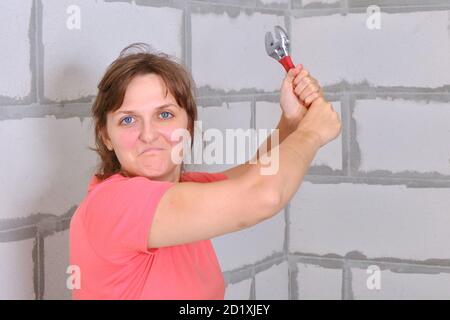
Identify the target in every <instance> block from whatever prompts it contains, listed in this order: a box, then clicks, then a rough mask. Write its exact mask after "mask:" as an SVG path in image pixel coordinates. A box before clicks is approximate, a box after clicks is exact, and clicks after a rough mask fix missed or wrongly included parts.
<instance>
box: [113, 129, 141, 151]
mask: <svg viewBox="0 0 450 320" xmlns="http://www.w3.org/2000/svg"><path fill="white" fill-rule="evenodd" d="M138 136H139V133H138V132H135V131H133V130H125V131H124V132H122V133H121V134H120V135H119V136H118V137H117V141H118V142H119V144H120V147H121V148H122V149H123V150H132V149H134V147H135V145H136V142H137V140H138Z"/></svg>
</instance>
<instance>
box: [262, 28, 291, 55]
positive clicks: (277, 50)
mask: <svg viewBox="0 0 450 320" xmlns="http://www.w3.org/2000/svg"><path fill="white" fill-rule="evenodd" d="M274 30H275V38H276V39H274V37H273V35H272V33H271V32H270V31H268V32H266V37H265V45H266V52H267V54H268V55H269V56H270V57H272V58H274V59H275V60H277V61H280V60H281V59H283V58H284V57H286V56H289V53H290V42H289V38H288V36H287V33H286V31H284V29H283V28H281V27H280V26H275V27H274Z"/></svg>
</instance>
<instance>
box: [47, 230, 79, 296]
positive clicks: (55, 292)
mask: <svg viewBox="0 0 450 320" xmlns="http://www.w3.org/2000/svg"><path fill="white" fill-rule="evenodd" d="M44 257H45V260H44V262H45V289H44V300H50V299H51V300H71V299H72V291H71V290H70V289H69V288H67V278H68V277H69V276H70V274H68V273H66V271H67V268H68V267H69V265H70V259H69V229H66V230H65V231H62V232H57V233H55V234H53V235H51V236H48V237H46V238H45V245H44Z"/></svg>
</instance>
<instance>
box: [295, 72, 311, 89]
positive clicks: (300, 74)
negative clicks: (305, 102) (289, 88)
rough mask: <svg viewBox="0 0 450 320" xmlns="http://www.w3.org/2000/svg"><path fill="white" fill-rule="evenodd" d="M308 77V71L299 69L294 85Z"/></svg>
mask: <svg viewBox="0 0 450 320" xmlns="http://www.w3.org/2000/svg"><path fill="white" fill-rule="evenodd" d="M307 77H309V71H308V70H306V69H303V70H301V72H300V73H299V74H298V75H297V77H296V78H295V79H294V85H298V84H299V83H300V82H301V81H302V80H303V79H304V78H307Z"/></svg>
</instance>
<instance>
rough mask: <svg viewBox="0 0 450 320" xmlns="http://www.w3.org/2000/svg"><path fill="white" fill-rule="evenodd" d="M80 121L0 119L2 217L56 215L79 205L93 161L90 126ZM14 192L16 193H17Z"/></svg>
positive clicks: (86, 119) (66, 119)
mask: <svg viewBox="0 0 450 320" xmlns="http://www.w3.org/2000/svg"><path fill="white" fill-rule="evenodd" d="M89 119H91V118H84V119H83V120H82V121H80V119H79V118H65V119H56V118H55V117H54V116H47V117H45V118H25V119H18V120H16V119H14V120H4V121H0V132H1V136H2V137H8V138H7V139H0V149H1V150H8V156H7V157H1V160H0V166H1V167H2V168H5V169H7V170H3V171H4V172H3V173H2V179H3V180H4V181H8V184H5V183H2V184H0V193H1V194H2V199H4V200H3V202H2V218H3V219H7V218H19V217H26V216H29V215H31V214H36V213H38V212H39V213H48V214H62V213H64V212H67V211H68V210H69V209H70V208H71V207H72V206H74V205H75V204H77V203H79V202H81V201H82V199H83V198H84V196H85V195H86V193H87V186H88V182H89V180H90V178H91V176H92V174H93V172H94V167H95V165H96V162H97V156H96V154H95V153H94V152H93V151H91V150H89V149H88V146H91V147H93V146H94V140H93V139H94V133H93V125H92V122H91V121H90V120H89ZM17 190H20V192H17Z"/></svg>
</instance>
